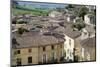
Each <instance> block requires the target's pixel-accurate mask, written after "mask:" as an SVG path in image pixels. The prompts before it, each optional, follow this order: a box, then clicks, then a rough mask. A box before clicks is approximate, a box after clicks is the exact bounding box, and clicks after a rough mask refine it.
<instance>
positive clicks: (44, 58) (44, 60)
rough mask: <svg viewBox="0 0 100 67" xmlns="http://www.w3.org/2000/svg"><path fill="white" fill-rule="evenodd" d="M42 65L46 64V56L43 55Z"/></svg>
mask: <svg viewBox="0 0 100 67" xmlns="http://www.w3.org/2000/svg"><path fill="white" fill-rule="evenodd" d="M43 63H46V54H43Z"/></svg>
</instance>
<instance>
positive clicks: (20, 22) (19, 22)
mask: <svg viewBox="0 0 100 67" xmlns="http://www.w3.org/2000/svg"><path fill="white" fill-rule="evenodd" d="M24 23H25V24H27V21H24V20H22V21H17V24H24Z"/></svg>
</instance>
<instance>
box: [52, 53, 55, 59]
mask: <svg viewBox="0 0 100 67" xmlns="http://www.w3.org/2000/svg"><path fill="white" fill-rule="evenodd" d="M54 55H55V53H54V51H53V52H52V61H54V59H55V58H54Z"/></svg>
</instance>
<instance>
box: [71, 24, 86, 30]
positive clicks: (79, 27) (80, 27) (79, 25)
mask: <svg viewBox="0 0 100 67" xmlns="http://www.w3.org/2000/svg"><path fill="white" fill-rule="evenodd" d="M84 27H85V24H84V23H79V22H76V23H74V24H72V28H76V29H78V30H81V29H82V28H84Z"/></svg>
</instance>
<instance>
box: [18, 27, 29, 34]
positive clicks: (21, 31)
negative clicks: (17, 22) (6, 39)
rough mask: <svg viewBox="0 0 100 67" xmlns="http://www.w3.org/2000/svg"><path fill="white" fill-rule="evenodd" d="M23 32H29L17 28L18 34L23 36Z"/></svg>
mask: <svg viewBox="0 0 100 67" xmlns="http://www.w3.org/2000/svg"><path fill="white" fill-rule="evenodd" d="M23 32H29V31H28V30H27V29H24V28H22V27H21V28H18V34H23Z"/></svg>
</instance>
